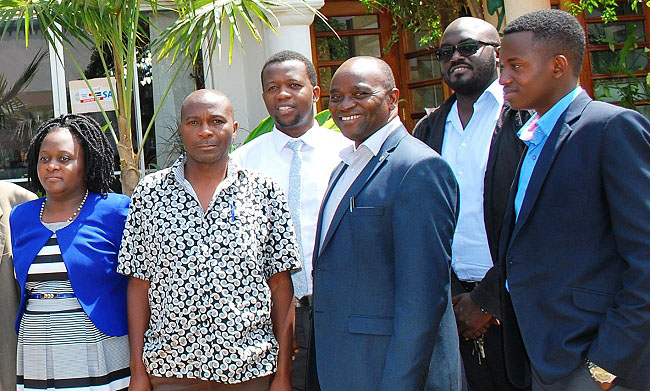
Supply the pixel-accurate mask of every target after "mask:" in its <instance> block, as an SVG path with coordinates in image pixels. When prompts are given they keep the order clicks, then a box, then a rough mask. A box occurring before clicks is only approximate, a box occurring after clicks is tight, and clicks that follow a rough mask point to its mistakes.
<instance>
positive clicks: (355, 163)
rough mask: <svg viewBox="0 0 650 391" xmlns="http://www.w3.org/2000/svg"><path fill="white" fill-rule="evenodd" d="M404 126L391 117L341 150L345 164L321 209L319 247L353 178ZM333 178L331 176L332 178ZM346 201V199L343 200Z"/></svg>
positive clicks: (321, 247) (396, 118)
mask: <svg viewBox="0 0 650 391" xmlns="http://www.w3.org/2000/svg"><path fill="white" fill-rule="evenodd" d="M401 126H404V125H403V124H402V121H401V120H400V119H399V117H395V118H393V120H391V121H390V122H389V123H387V124H386V125H384V126H383V127H382V128H380V129H379V130H377V131H376V132H375V133H373V134H372V135H371V136H370V137H368V138H367V139H366V141H364V142H363V143H361V145H359V148H355V147H354V145H350V146H348V147H347V148H345V149H344V150H342V151H341V154H340V156H341V160H343V163H345V164H346V165H347V167H346V169H345V171H343V174H341V177H340V178H339V180H338V181H337V182H336V184H335V185H334V188H333V189H332V193H331V194H330V196H329V198H328V199H327V203H326V204H325V207H324V209H323V221H322V222H321V235H320V246H319V248H320V249H321V251H322V249H323V241H324V240H325V237H326V236H327V230H328V229H329V226H330V224H331V223H332V219H333V218H334V214H335V213H336V210H337V209H338V206H339V204H340V203H341V201H343V196H344V195H345V193H347V191H348V189H349V188H350V186H352V183H354V180H355V179H357V177H358V176H359V174H360V173H361V171H363V169H364V168H365V167H366V165H367V164H368V162H370V159H372V158H373V157H375V156H377V154H378V153H379V151H380V150H381V147H382V145H384V142H385V141H386V139H387V138H388V136H390V134H391V133H393V132H394V131H395V130H396V129H398V128H399V127H401ZM333 179H334V178H332V180H333ZM345 202H348V200H345Z"/></svg>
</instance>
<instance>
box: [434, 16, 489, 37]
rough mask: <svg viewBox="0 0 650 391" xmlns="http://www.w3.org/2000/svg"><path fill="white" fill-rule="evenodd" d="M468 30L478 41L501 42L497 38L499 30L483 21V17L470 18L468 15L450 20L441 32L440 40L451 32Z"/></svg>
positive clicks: (456, 32)
mask: <svg viewBox="0 0 650 391" xmlns="http://www.w3.org/2000/svg"><path fill="white" fill-rule="evenodd" d="M469 32H471V33H472V35H474V38H475V39H477V40H479V41H484V42H491V43H500V42H501V41H500V39H499V32H498V31H497V29H496V28H495V27H494V26H492V25H491V24H490V23H488V22H486V21H484V20H483V19H478V18H472V17H469V16H468V17H463V18H458V19H456V20H454V21H453V22H451V23H450V24H449V26H447V28H446V29H445V32H444V33H443V34H442V40H443V41H444V40H445V36H446V35H449V34H452V33H453V34H458V33H469Z"/></svg>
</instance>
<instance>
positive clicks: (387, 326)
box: [348, 315, 393, 335]
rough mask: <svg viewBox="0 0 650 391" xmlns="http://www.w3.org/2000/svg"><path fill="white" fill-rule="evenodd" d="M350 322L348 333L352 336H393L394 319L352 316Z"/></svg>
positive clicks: (349, 318)
mask: <svg viewBox="0 0 650 391" xmlns="http://www.w3.org/2000/svg"><path fill="white" fill-rule="evenodd" d="M348 322H349V323H348V331H350V333H352V334H371V335H392V334H393V317H382V316H369V315H350V316H349V317H348Z"/></svg>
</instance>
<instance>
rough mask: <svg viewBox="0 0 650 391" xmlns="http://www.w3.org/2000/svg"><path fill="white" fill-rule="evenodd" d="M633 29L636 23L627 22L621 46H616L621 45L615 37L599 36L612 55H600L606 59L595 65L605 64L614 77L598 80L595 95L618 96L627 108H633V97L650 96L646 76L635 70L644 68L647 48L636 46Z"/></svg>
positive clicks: (606, 98) (636, 37) (635, 98)
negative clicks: (639, 74)
mask: <svg viewBox="0 0 650 391" xmlns="http://www.w3.org/2000/svg"><path fill="white" fill-rule="evenodd" d="M635 31H636V26H635V25H633V24H627V25H626V28H625V40H624V41H623V45H622V47H620V49H617V47H616V46H617V45H620V42H619V41H617V40H616V39H614V38H610V37H606V36H600V37H598V40H599V41H600V42H601V43H604V44H607V45H608V46H609V49H610V51H611V52H610V53H611V54H612V55H611V56H609V57H603V60H601V61H608V63H603V64H596V65H595V66H597V67H599V68H600V69H603V68H606V69H607V70H608V71H609V73H611V74H612V75H614V77H613V78H612V79H611V80H608V81H606V82H600V84H599V85H598V86H597V88H594V95H595V97H596V99H600V100H618V101H619V102H620V103H619V104H620V105H621V106H623V107H627V108H630V109H636V104H635V102H636V101H639V100H647V99H650V89H649V87H648V77H646V80H643V79H641V78H639V77H637V75H636V73H635V72H638V71H642V70H643V69H644V68H645V63H644V60H645V62H647V52H648V49H647V48H644V50H643V51H641V52H640V51H639V50H638V48H639V45H638V44H637V41H638V40H639V38H640V37H638V36H637V35H636V34H635Z"/></svg>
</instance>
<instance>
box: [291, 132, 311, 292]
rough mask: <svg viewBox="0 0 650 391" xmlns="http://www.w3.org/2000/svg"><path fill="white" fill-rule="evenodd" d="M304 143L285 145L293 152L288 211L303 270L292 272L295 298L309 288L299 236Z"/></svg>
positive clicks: (297, 141)
mask: <svg viewBox="0 0 650 391" xmlns="http://www.w3.org/2000/svg"><path fill="white" fill-rule="evenodd" d="M303 145H305V142H304V141H302V140H300V139H295V140H291V141H289V142H288V143H287V148H289V149H290V150H292V151H293V156H292V157H291V166H289V192H288V194H287V198H288V202H289V211H290V212H291V220H293V227H294V230H295V231H296V238H297V239H298V246H299V250H300V257H301V262H302V264H303V268H302V269H300V270H298V271H297V272H294V273H293V274H292V276H291V279H292V281H293V293H294V296H296V297H297V298H299V299H300V298H301V297H303V296H305V295H307V294H308V291H309V288H308V283H307V273H306V272H305V267H304V265H305V259H304V258H303V257H302V254H303V251H302V237H301V236H300V232H301V226H300V209H301V207H300V190H301V189H300V185H301V177H300V173H301V168H302V151H301V149H302V147H303Z"/></svg>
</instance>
